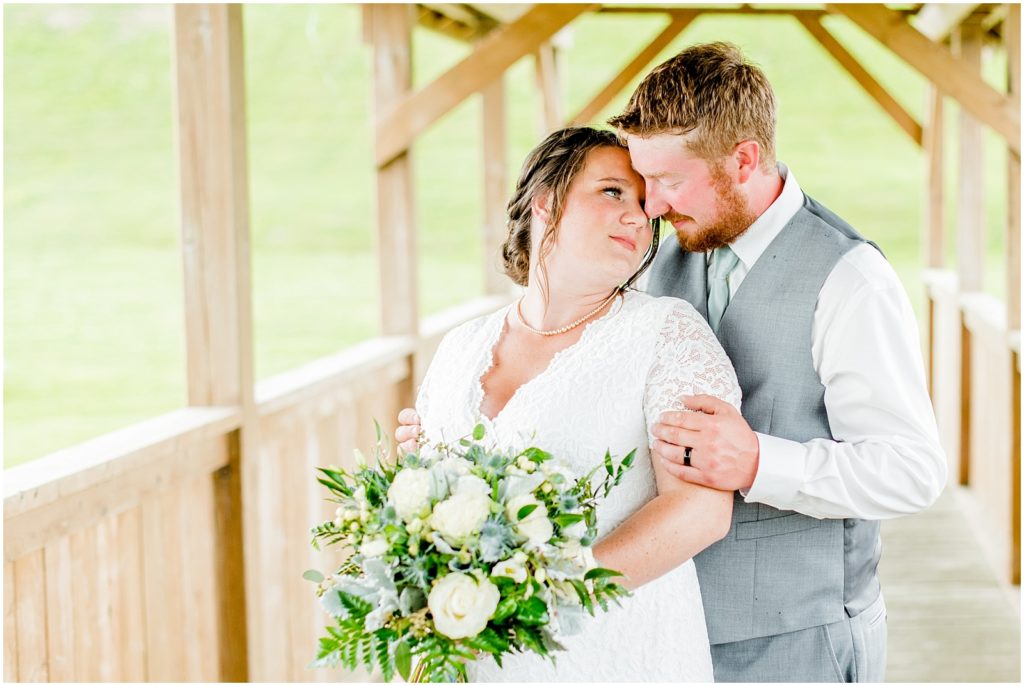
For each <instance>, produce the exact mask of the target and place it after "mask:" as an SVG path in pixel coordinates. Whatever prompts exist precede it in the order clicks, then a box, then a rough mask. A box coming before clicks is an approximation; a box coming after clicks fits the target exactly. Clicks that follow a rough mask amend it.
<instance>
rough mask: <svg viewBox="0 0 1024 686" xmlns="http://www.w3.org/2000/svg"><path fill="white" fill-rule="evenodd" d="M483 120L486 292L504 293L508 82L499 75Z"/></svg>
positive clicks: (485, 103) (488, 89)
mask: <svg viewBox="0 0 1024 686" xmlns="http://www.w3.org/2000/svg"><path fill="white" fill-rule="evenodd" d="M482 94H483V117H484V126H483V132H484V145H483V153H484V160H483V163H484V240H483V250H484V255H483V258H484V259H483V264H484V292H485V293H487V294H497V293H504V292H506V291H508V290H509V283H510V282H509V280H508V277H507V276H505V274H504V271H503V270H502V268H501V244H502V242H503V241H504V240H505V232H506V213H505V206H506V204H507V202H508V180H507V172H506V169H507V160H506V150H507V147H506V144H505V138H506V135H505V79H504V76H500V77H498V78H497V79H495V80H494V82H493V83H491V85H490V86H487V87H486V88H484V90H483V91H482Z"/></svg>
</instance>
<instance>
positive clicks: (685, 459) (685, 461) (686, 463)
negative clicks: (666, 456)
mask: <svg viewBox="0 0 1024 686" xmlns="http://www.w3.org/2000/svg"><path fill="white" fill-rule="evenodd" d="M691 452H693V448H691V447H690V446H686V452H685V453H683V466H684V467H689V466H690V453H691Z"/></svg>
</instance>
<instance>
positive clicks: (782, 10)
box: [597, 5, 827, 15]
mask: <svg viewBox="0 0 1024 686" xmlns="http://www.w3.org/2000/svg"><path fill="white" fill-rule="evenodd" d="M597 11H598V13H600V14H677V13H680V12H696V13H697V14H745V15H751V14H764V15H782V14H789V15H822V14H827V12H825V10H823V9H819V8H813V9H812V8H802V7H761V6H759V5H744V6H743V7H720V6H716V5H652V6H642V5H631V6H629V7H602V8H601V9H599V10H597Z"/></svg>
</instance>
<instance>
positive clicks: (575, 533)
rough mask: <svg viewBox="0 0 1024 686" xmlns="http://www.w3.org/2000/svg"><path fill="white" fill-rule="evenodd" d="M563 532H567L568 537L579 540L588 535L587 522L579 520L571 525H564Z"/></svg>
mask: <svg viewBox="0 0 1024 686" xmlns="http://www.w3.org/2000/svg"><path fill="white" fill-rule="evenodd" d="M562 533H563V534H565V537H566V538H568V539H570V540H574V541H578V540H580V539H581V538H583V537H584V536H586V535H587V523H586V522H584V521H579V522H576V523H575V524H570V525H569V526H566V527H562Z"/></svg>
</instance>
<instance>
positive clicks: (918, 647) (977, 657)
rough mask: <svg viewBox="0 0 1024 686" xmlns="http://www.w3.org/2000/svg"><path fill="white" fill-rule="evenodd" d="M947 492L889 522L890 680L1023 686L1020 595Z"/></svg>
mask: <svg viewBox="0 0 1024 686" xmlns="http://www.w3.org/2000/svg"><path fill="white" fill-rule="evenodd" d="M959 499H960V498H959V494H958V493H955V492H953V491H951V490H950V489H947V491H946V493H944V494H943V495H942V497H941V498H940V499H939V501H938V502H937V503H936V504H935V505H934V506H933V507H932V508H931V509H929V510H928V511H926V512H923V513H921V514H918V515H914V516H912V517H903V518H900V519H895V520H892V521H888V522H885V523H883V524H882V546H883V549H882V562H881V566H880V573H881V578H882V592H883V593H884V595H885V601H886V606H887V608H888V614H889V618H888V621H889V665H888V671H887V673H886V681H890V682H907V681H912V682H944V681H954V682H1010V683H1020V676H1021V673H1020V648H1021V643H1020V639H1021V632H1020V589H1019V587H1011V586H1009V585H1008V584H1005V583H1001V582H1000V581H999V578H998V577H997V575H996V573H995V570H994V569H993V568H992V566H991V564H990V563H989V561H988V559H987V558H986V557H985V554H984V552H983V550H982V548H981V547H980V544H979V543H978V542H977V539H976V536H975V534H974V532H973V531H972V529H971V526H970V524H969V521H968V518H967V517H965V516H964V513H963V511H962V510H961V508H960V507H959V506H958V501H959Z"/></svg>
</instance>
